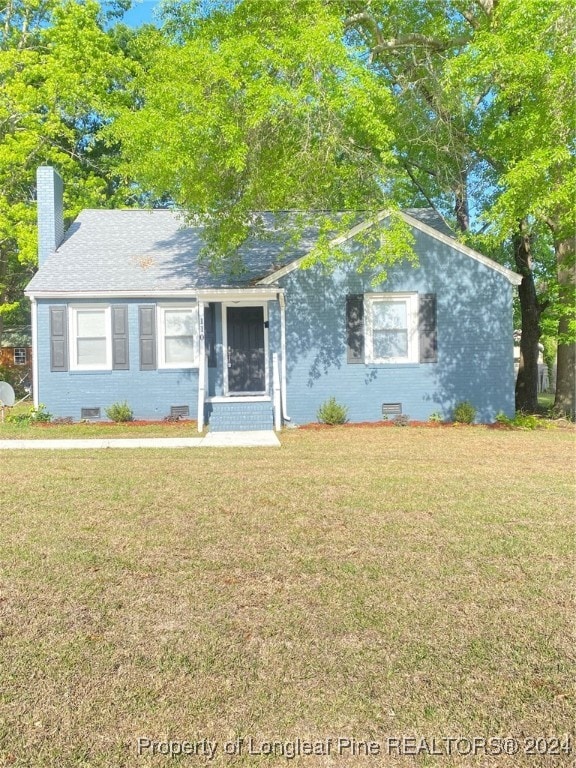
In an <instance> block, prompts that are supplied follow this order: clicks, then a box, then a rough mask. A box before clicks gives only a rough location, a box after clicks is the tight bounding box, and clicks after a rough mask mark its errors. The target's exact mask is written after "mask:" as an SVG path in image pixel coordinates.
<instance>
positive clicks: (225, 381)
mask: <svg viewBox="0 0 576 768" xmlns="http://www.w3.org/2000/svg"><path fill="white" fill-rule="evenodd" d="M228 307H262V309H263V314H264V384H265V389H264V390H263V391H262V392H247V393H246V396H248V397H250V396H257V395H268V394H269V390H270V384H269V381H270V372H269V363H268V330H269V329H268V302H267V301H223V302H222V353H223V354H222V365H223V368H224V370H223V375H222V383H223V392H224V396H225V397H242V396H243V395H242V393H239V392H230V390H229V389H228Z"/></svg>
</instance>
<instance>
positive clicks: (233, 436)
mask: <svg viewBox="0 0 576 768" xmlns="http://www.w3.org/2000/svg"><path fill="white" fill-rule="evenodd" d="M278 447H280V441H279V440H278V438H277V436H276V433H275V432H272V431H270V432H268V431H253V432H252V431H247V432H208V434H207V435H205V436H204V437H122V438H120V437H117V438H112V439H108V438H87V439H84V440H0V450H19V451H20V450H30V449H31V450H39V449H50V450H77V449H83V448H92V449H94V448H278Z"/></svg>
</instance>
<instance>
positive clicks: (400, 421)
mask: <svg viewBox="0 0 576 768" xmlns="http://www.w3.org/2000/svg"><path fill="white" fill-rule="evenodd" d="M409 424H410V417H409V416H408V414H406V413H399V414H398V416H394V426H395V427H407V426H409Z"/></svg>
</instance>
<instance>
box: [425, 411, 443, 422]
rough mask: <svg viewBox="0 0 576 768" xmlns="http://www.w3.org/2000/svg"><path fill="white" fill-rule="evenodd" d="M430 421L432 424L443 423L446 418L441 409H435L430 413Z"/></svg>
mask: <svg viewBox="0 0 576 768" xmlns="http://www.w3.org/2000/svg"><path fill="white" fill-rule="evenodd" d="M428 421H429V422H431V423H432V424H441V423H442V422H443V421H444V419H443V418H442V414H441V413H440V411H434V412H433V413H431V414H430V416H428Z"/></svg>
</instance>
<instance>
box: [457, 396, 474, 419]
mask: <svg viewBox="0 0 576 768" xmlns="http://www.w3.org/2000/svg"><path fill="white" fill-rule="evenodd" d="M475 418H476V408H474V406H473V405H472V403H469V402H468V401H467V400H463V401H462V402H461V403H457V405H456V407H455V408H454V421H457V422H458V423H459V424H473V423H474V419H475Z"/></svg>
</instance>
